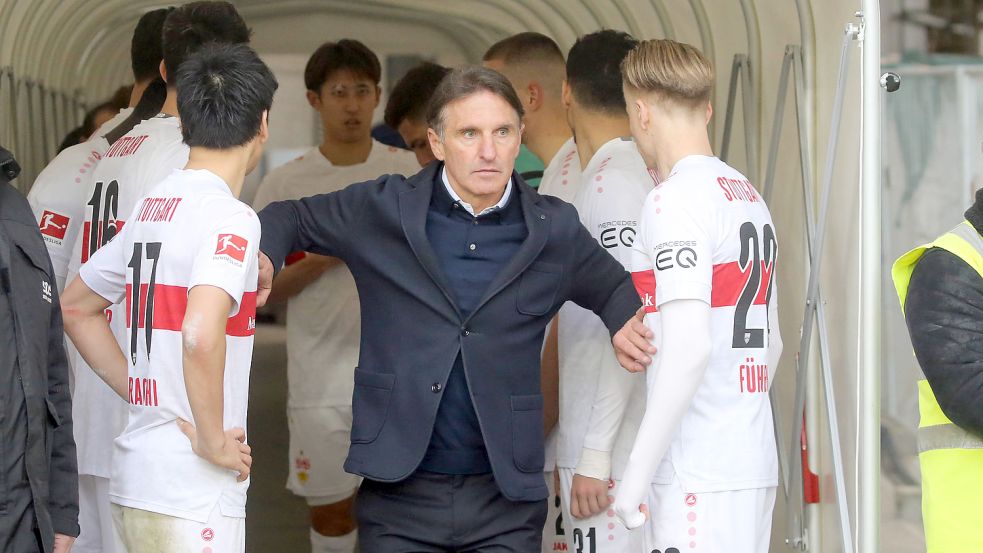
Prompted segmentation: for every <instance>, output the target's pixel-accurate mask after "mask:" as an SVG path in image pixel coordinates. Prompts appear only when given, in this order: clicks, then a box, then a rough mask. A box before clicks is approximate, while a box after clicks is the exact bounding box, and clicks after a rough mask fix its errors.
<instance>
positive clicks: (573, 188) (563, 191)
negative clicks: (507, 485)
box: [536, 138, 581, 472]
mask: <svg viewBox="0 0 983 553" xmlns="http://www.w3.org/2000/svg"><path fill="white" fill-rule="evenodd" d="M580 172H581V171H580V156H579V155H578V154H577V143H576V142H574V141H573V138H569V139H568V140H567V141H566V142H564V143H563V145H562V146H560V149H559V150H557V152H556V154H554V155H553V159H551V160H550V162H549V165H547V166H546V168H545V169H544V170H543V178H541V179H539V188H537V189H536V191H537V192H539V193H540V194H545V195H548V196H555V197H557V198H560V199H561V200H563V201H565V202H569V203H573V199H574V196H576V195H577V192H578V191H579V190H580V186H581V183H580ZM551 324H552V323H551ZM546 335H549V329H548V328H547V331H546ZM558 434H559V432H558V430H557V429H556V428H555V427H554V429H553V431H552V432H550V434H549V436H547V437H546V462H545V465H544V469H543V470H545V471H546V472H550V471H552V470H553V469H554V468H556V445H557V438H558V436H557V435H558Z"/></svg>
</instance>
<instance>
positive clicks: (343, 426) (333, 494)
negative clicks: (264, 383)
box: [287, 405, 362, 505]
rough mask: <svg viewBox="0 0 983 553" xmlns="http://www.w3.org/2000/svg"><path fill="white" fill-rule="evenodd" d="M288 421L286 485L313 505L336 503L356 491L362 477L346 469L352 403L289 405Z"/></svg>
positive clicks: (349, 443)
mask: <svg viewBox="0 0 983 553" xmlns="http://www.w3.org/2000/svg"><path fill="white" fill-rule="evenodd" d="M287 424H288V427H289V428H290V451H289V455H290V457H289V463H290V469H289V472H288V475H287V489H288V490H290V491H292V492H294V493H295V494H297V495H299V496H303V497H307V498H310V499H311V500H310V501H309V502H308V503H309V504H311V505H326V504H329V503H336V502H338V501H342V500H344V499H347V498H349V497H351V496H352V495H354V494H355V491H356V490H358V486H359V484H361V483H362V479H361V477H359V476H355V475H354V474H348V473H347V472H345V469H344V466H345V458H346V457H348V447H349V446H350V445H351V442H350V439H351V432H352V408H351V406H350V405H341V406H337V407H288V408H287Z"/></svg>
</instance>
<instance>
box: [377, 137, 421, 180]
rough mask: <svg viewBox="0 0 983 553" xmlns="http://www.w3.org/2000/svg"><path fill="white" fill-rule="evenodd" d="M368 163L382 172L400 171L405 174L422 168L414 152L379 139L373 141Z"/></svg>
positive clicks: (411, 173) (407, 174)
mask: <svg viewBox="0 0 983 553" xmlns="http://www.w3.org/2000/svg"><path fill="white" fill-rule="evenodd" d="M367 163H368V164H369V165H370V166H371V167H372V168H374V169H378V170H379V171H380V172H384V173H399V174H402V175H405V176H410V175H413V174H415V173H417V172H418V171H419V170H420V164H419V162H417V160H416V155H415V154H414V153H413V152H411V151H409V150H404V149H402V148H397V147H395V146H389V145H387V144H383V143H381V142H378V141H373V143H372V152H371V154H370V155H369V159H368V160H367Z"/></svg>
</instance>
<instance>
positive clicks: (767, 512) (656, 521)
mask: <svg viewBox="0 0 983 553" xmlns="http://www.w3.org/2000/svg"><path fill="white" fill-rule="evenodd" d="M775 491H776V488H774V487H772V488H753V489H749V490H735V491H727V492H708V493H684V492H683V489H682V486H681V485H680V483H679V480H677V479H675V478H673V481H672V483H670V484H653V485H652V487H651V491H650V492H649V496H648V502H647V505H648V508H649V515H650V516H651V519H650V520H649V521H648V522H646V523H645V525H644V526H642V528H643V529H644V532H643V534H644V541H645V544H644V545H645V551H655V550H658V551H662V552H664V553H688V552H694V553H700V552H706V553H719V552H720V551H726V552H727V553H767V551H768V549H769V546H770V545H771V514H772V510H773V509H774V507H775Z"/></svg>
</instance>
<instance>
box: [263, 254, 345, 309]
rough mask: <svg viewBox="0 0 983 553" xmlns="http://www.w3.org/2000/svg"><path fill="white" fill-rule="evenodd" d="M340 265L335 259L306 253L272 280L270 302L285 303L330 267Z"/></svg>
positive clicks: (339, 261) (338, 260)
mask: <svg viewBox="0 0 983 553" xmlns="http://www.w3.org/2000/svg"><path fill="white" fill-rule="evenodd" d="M338 265H341V260H340V259H338V258H337V257H330V256H326V255H318V254H312V253H308V254H307V255H305V256H304V258H303V259H301V260H300V261H298V262H296V263H293V264H291V265H287V266H286V267H284V268H283V270H282V271H280V272H279V273H278V274H277V275H276V278H274V279H273V290H272V291H271V292H270V299H269V300H268V301H270V302H280V301H286V300H288V299H290V298H292V297H294V296H296V295H297V294H299V293H300V292H301V291H303V290H304V288H307V286H309V285H310V284H311V283H312V282H314V281H315V280H317V279H318V278H320V277H321V275H323V274H324V273H325V271H327V270H328V269H331V268H332V267H335V266H338Z"/></svg>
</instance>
